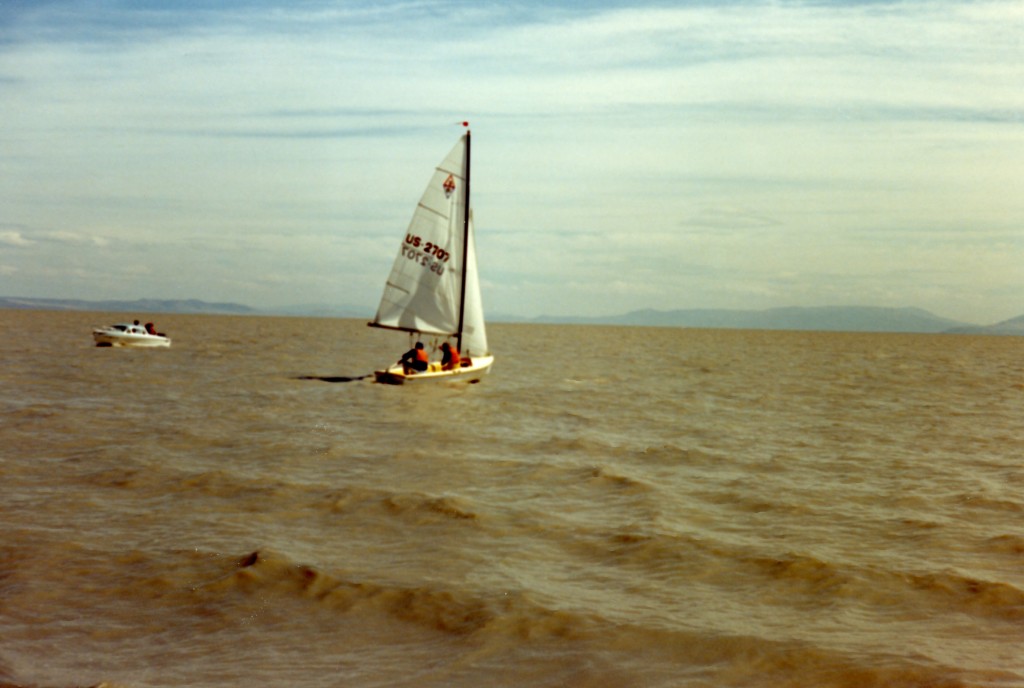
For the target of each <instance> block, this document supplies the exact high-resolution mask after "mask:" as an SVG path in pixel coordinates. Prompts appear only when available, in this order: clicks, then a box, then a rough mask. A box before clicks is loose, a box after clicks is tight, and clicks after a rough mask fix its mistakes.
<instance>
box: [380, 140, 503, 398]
mask: <svg viewBox="0 0 1024 688" xmlns="http://www.w3.org/2000/svg"><path fill="white" fill-rule="evenodd" d="M464 124H467V123H464ZM467 126H468V124H467ZM470 145H471V134H470V131H469V129H468V128H467V129H466V132H465V133H464V134H463V135H462V136H461V137H460V138H459V140H458V141H457V142H456V144H455V146H454V147H453V148H452V150H451V151H450V152H449V153H448V155H447V156H446V157H445V158H444V160H442V161H441V163H440V164H439V165H438V166H437V167H436V168H435V170H434V173H433V175H432V176H431V178H430V182H429V183H428V184H427V188H426V190H425V191H424V192H423V195H422V196H421V197H420V201H419V203H418V204H417V206H416V209H415V211H414V212H413V216H412V220H411V221H410V223H409V228H408V230H407V231H406V234H405V239H404V240H403V242H402V244H401V245H400V247H399V251H398V255H397V256H396V258H395V262H394V264H393V265H392V268H391V274H390V275H389V276H388V279H387V282H386V284H385V286H384V293H383V295H382V296H381V301H380V306H379V307H378V308H377V314H376V316H375V317H374V319H373V321H372V322H370V323H369V325H370V326H372V327H383V328H388V329H393V330H402V331H405V332H410V333H412V334H414V335H419V336H424V335H425V336H429V337H434V338H441V339H445V340H448V339H452V338H454V339H455V347H456V349H457V350H458V351H459V352H460V353H461V356H462V360H461V362H460V364H459V365H458V366H455V367H450V368H449V369H442V366H441V364H440V363H438V362H432V363H430V364H429V366H428V367H427V369H426V370H423V371H420V372H416V371H413V370H407V369H406V367H405V366H403V365H402V364H401V362H399V363H397V364H395V365H392V366H390V367H388V368H385V369H384V370H378V371H375V372H374V378H375V379H376V381H377V382H385V383H391V384H404V383H407V382H417V383H420V382H428V381H435V382H436V381H458V382H479V381H480V379H481V378H482V377H483V375H485V374H486V373H487V372H488V370H490V367H491V365H492V363H493V362H494V357H493V356H492V355H491V352H490V349H489V348H488V346H487V334H486V329H485V327H484V314H483V305H482V302H481V299H480V279H479V275H478V272H477V262H476V245H475V244H476V242H475V239H474V228H473V210H472V206H471V204H470Z"/></svg>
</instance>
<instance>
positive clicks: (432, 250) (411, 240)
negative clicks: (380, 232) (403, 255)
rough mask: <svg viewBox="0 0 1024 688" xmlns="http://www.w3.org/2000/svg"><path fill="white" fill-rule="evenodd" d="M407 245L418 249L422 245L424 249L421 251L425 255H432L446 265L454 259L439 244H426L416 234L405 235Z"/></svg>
mask: <svg viewBox="0 0 1024 688" xmlns="http://www.w3.org/2000/svg"><path fill="white" fill-rule="evenodd" d="M405 243H407V244H412V245H413V246H415V247H416V248H420V245H421V244H422V245H423V248H422V249H421V250H422V251H423V252H424V253H426V254H427V255H430V256H435V257H436V258H437V259H438V260H442V261H444V262H445V263H447V262H448V259H449V258H451V257H452V256H451V254H450V253H448V252H447V251H445V250H444V249H443V248H441V247H440V246H438V245H437V244H434V243H431V242H429V241H427V242H425V243H424V241H423V239H420V238H419V237H418V236H416V235H415V234H406V235H405ZM403 248H404V247H403Z"/></svg>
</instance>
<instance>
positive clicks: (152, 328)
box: [146, 322, 157, 335]
mask: <svg viewBox="0 0 1024 688" xmlns="http://www.w3.org/2000/svg"><path fill="white" fill-rule="evenodd" d="M146 333H147V334H153V335H155V334H157V331H156V327H155V326H154V325H153V323H151V322H148V323H146Z"/></svg>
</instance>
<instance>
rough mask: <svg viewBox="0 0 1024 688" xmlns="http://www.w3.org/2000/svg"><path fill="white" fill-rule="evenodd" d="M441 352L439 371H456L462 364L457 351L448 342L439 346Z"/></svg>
mask: <svg viewBox="0 0 1024 688" xmlns="http://www.w3.org/2000/svg"><path fill="white" fill-rule="evenodd" d="M441 351H443V352H444V353H443V354H441V370H456V369H457V368H458V367H459V366H460V365H461V364H462V359H461V358H460V357H459V350H458V349H456V348H455V347H454V346H451V345H450V344H449V343H448V342H445V343H444V344H442V345H441Z"/></svg>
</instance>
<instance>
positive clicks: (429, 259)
mask: <svg viewBox="0 0 1024 688" xmlns="http://www.w3.org/2000/svg"><path fill="white" fill-rule="evenodd" d="M401 255H402V256H404V257H406V258H409V259H410V260H415V261H416V262H418V263H419V264H420V265H422V266H423V267H427V268H430V271H431V272H436V273H437V274H444V263H446V262H447V261H449V259H450V258H451V257H452V254H450V253H449V252H447V251H445V250H444V249H442V248H441V247H439V246H437V245H436V244H433V243H432V242H424V241H423V240H422V239H420V238H419V236H417V235H416V234H406V243H404V244H402V245H401Z"/></svg>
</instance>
